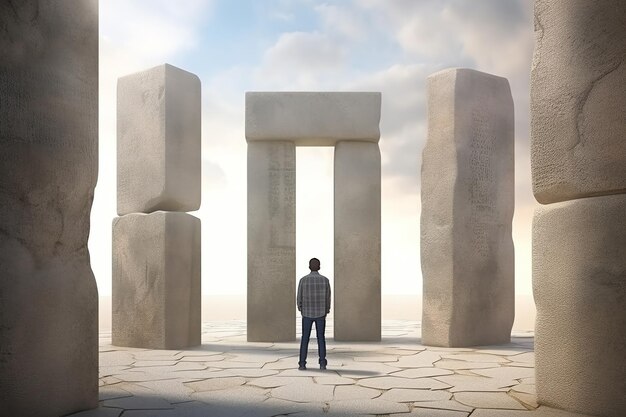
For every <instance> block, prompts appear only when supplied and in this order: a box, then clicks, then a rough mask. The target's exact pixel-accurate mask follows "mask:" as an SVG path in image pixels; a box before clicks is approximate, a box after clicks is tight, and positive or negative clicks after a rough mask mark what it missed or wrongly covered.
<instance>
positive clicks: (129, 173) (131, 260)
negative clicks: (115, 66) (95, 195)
mask: <svg viewBox="0 0 626 417" xmlns="http://www.w3.org/2000/svg"><path fill="white" fill-rule="evenodd" d="M200 110H201V88H200V79H199V78H198V77H197V76H196V75H195V74H192V73H190V72H187V71H185V70H182V69H180V68H176V67H174V66H172V65H169V64H163V65H159V66H157V67H153V68H149V69H147V70H144V71H140V72H138V73H135V74H130V75H126V76H124V77H121V78H120V79H119V80H118V83H117V212H118V214H119V215H120V217H117V218H115V219H114V220H113V279H112V289H113V297H112V307H113V312H112V313H113V317H112V342H113V344H114V345H118V346H131V347H140V348H147V349H182V348H186V347H190V346H197V345H199V344H200V338H201V337H200V334H201V323H200V317H201V314H200V311H201V293H200V291H201V290H200V289H201V278H200V275H201V271H200V269H201V256H200V245H201V239H200V229H201V222H200V219H198V218H196V217H194V216H192V215H191V214H188V213H185V211H194V210H198V209H199V208H200V196H201V174H200V165H201V157H200V154H201V142H200V139H201V138H200V130H201V114H200V113H201V112H200Z"/></svg>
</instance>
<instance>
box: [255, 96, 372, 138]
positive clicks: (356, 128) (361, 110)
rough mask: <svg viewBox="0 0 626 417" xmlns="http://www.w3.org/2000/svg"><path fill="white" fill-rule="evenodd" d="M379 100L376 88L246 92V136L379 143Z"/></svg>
mask: <svg viewBox="0 0 626 417" xmlns="http://www.w3.org/2000/svg"><path fill="white" fill-rule="evenodd" d="M380 103H381V93H379V92H247V93H246V140H247V141H257V140H283V141H284V140H288V141H292V142H294V143H295V144H296V145H297V146H334V145H335V144H336V143H337V142H339V141H345V140H354V141H362V142H373V143H378V141H379V139H380V128H379V124H380Z"/></svg>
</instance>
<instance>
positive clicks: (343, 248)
mask: <svg viewBox="0 0 626 417" xmlns="http://www.w3.org/2000/svg"><path fill="white" fill-rule="evenodd" d="M334 164H335V192H334V193H335V203H334V204H335V222H334V224H335V291H334V297H335V303H334V306H335V313H334V314H335V322H334V325H335V329H334V332H335V340H350V341H370V340H373V341H376V340H380V337H381V328H380V320H381V312H380V291H381V289H380V273H381V272H380V239H381V238H380V192H381V175H380V149H379V148H378V144H376V143H367V142H343V141H342V142H339V143H337V145H336V146H335V162H334Z"/></svg>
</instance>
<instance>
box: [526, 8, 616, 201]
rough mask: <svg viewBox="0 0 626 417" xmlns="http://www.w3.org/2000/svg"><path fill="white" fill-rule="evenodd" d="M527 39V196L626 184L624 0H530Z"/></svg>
mask: <svg viewBox="0 0 626 417" xmlns="http://www.w3.org/2000/svg"><path fill="white" fill-rule="evenodd" d="M535 39H536V42H535V54H534V59H533V66H532V72H531V78H532V82H531V110H532V146H531V157H532V158H531V161H532V176H533V191H534V194H535V198H536V199H537V200H538V201H539V202H540V203H543V204H546V203H554V202H558V201H564V200H571V199H575V198H581V197H589V196H594V195H607V194H616V193H624V192H626V140H624V138H625V137H626V121H625V120H626V119H625V118H624V108H626V59H625V57H626V42H624V41H623V40H624V39H626V2H624V1H622V0H605V1H600V0H593V1H588V0H574V1H571V0H557V1H547V0H537V1H535Z"/></svg>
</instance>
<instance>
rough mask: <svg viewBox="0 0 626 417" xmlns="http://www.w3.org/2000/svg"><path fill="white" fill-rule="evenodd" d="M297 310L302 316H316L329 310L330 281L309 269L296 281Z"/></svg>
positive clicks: (320, 315)
mask: <svg viewBox="0 0 626 417" xmlns="http://www.w3.org/2000/svg"><path fill="white" fill-rule="evenodd" d="M298 310H299V311H300V312H301V313H302V315H303V316H304V317H309V318H317V317H322V316H325V315H326V314H328V312H329V311H330V281H328V278H326V277H325V276H324V275H320V273H319V272H317V271H311V273H310V274H309V275H306V276H304V277H302V278H301V279H300V282H299V283H298Z"/></svg>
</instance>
